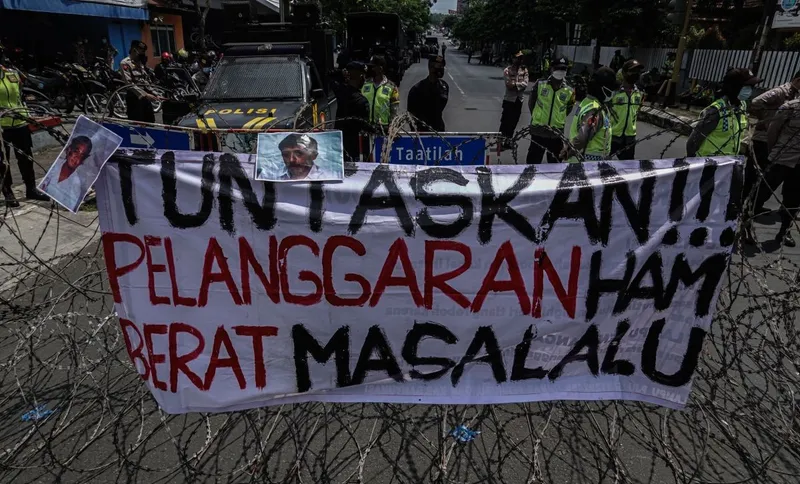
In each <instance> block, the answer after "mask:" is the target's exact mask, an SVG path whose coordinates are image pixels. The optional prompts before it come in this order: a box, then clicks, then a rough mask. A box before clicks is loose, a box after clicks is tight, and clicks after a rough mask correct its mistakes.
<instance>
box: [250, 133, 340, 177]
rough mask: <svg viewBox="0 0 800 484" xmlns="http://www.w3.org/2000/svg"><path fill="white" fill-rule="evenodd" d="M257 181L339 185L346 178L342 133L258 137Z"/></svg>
mask: <svg viewBox="0 0 800 484" xmlns="http://www.w3.org/2000/svg"><path fill="white" fill-rule="evenodd" d="M257 153H258V154H257V156H256V180H262V181H276V182H302V181H311V180H314V181H338V180H342V179H343V178H344V164H343V163H344V161H343V158H342V133H341V131H329V132H325V133H313V134H309V133H290V134H288V135H287V134H286V133H259V135H258V151H257Z"/></svg>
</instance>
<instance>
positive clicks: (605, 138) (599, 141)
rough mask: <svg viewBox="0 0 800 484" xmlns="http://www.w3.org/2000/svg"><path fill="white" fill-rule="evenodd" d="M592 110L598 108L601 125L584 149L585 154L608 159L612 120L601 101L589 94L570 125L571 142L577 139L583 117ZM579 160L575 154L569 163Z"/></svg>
mask: <svg viewBox="0 0 800 484" xmlns="http://www.w3.org/2000/svg"><path fill="white" fill-rule="evenodd" d="M592 110H598V111H599V112H600V116H599V122H600V125H599V126H598V128H597V131H596V132H595V134H594V136H592V139H590V140H589V142H588V143H587V144H586V148H584V150H583V155H584V156H585V157H587V158H592V159H594V160H606V159H608V157H609V155H611V122H610V121H609V119H608V114H606V113H605V112H603V111H602V106H601V105H600V101H598V100H597V99H595V98H593V97H588V96H587V97H585V98H584V99H583V101H581V105H580V109H579V110H578V114H577V115H576V116H575V119H574V120H573V122H572V126H570V129H569V140H570V142H572V143H575V139H576V138H577V137H578V130H579V128H580V124H581V121H582V120H583V117H584V116H586V115H587V114H588V113H589V111H592ZM577 161H578V159H577V158H576V157H574V156H573V157H571V158H570V159H569V160H567V162H568V163H575V162H577Z"/></svg>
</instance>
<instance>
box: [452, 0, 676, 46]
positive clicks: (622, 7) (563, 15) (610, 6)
mask: <svg viewBox="0 0 800 484" xmlns="http://www.w3.org/2000/svg"><path fill="white" fill-rule="evenodd" d="M668 3H669V1H668V0H604V1H602V2H598V1H596V0H536V1H533V0H472V1H471V2H470V4H469V5H470V8H469V10H467V12H466V13H465V14H464V15H461V16H459V17H457V20H455V22H454V23H455V25H453V33H454V35H455V36H456V37H458V38H460V39H462V40H467V41H472V42H478V43H483V42H497V41H501V42H502V41H505V42H511V43H521V44H528V45H534V44H537V43H540V42H547V41H549V40H550V39H553V40H554V41H556V42H563V41H565V40H566V39H565V37H566V35H567V24H568V23H569V24H572V25H574V24H581V25H582V33H583V37H584V39H583V40H588V39H589V38H597V39H598V40H600V42H602V43H603V44H605V45H608V44H615V45H631V46H635V45H656V44H659V43H663V42H667V43H671V41H672V40H674V36H675V28H674V26H672V25H671V24H670V23H669V21H668V19H667V13H668V10H667V4H668Z"/></svg>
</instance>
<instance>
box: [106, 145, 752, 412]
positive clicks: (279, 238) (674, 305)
mask: <svg viewBox="0 0 800 484" xmlns="http://www.w3.org/2000/svg"><path fill="white" fill-rule="evenodd" d="M118 153H119V156H115V157H114V158H112V159H111V161H110V162H109V163H108V164H107V165H106V168H105V170H104V171H103V174H102V176H101V177H100V179H99V181H98V183H97V186H96V189H97V194H98V208H99V210H100V225H101V228H102V231H103V237H102V243H103V248H104V251H105V258H106V264H107V270H108V274H109V282H110V287H111V290H112V293H113V296H114V300H115V303H116V309H117V312H118V314H119V318H120V324H121V326H122V330H123V334H124V337H125V343H126V347H127V352H128V355H129V357H130V358H131V360H132V362H133V363H134V365H135V367H136V369H137V371H138V372H139V374H140V375H141V377H142V379H144V380H145V381H146V382H147V385H148V386H149V388H150V389H151V390H152V392H153V395H154V396H155V399H156V400H157V401H158V403H159V405H160V406H161V407H162V408H163V410H164V411H166V412H169V413H181V412H190V411H203V412H219V411H229V410H239V409H246V408H252V407H258V406H264V405H273V404H280V403H291V402H301V401H326V402H406V403H430V404H445V403H447V404H456V403H461V404H467V403H505V402H524V401H541V400H555V399H571V400H607V399H615V400H616V399H627V400H639V401H644V402H651V403H655V404H658V405H664V406H668V407H672V408H681V407H682V406H683V405H684V404H685V403H686V400H687V398H688V396H689V392H690V388H691V379H692V375H693V374H694V373H695V371H696V369H697V366H698V359H699V357H700V353H701V350H702V343H703V340H704V338H705V336H706V334H707V332H708V331H709V327H710V324H711V319H712V315H713V311H714V308H715V304H716V298H717V294H718V291H719V287H720V284H721V281H722V278H723V275H724V272H725V270H726V267H727V264H728V260H729V257H730V252H731V249H732V247H733V242H734V238H735V224H736V219H737V217H738V210H739V207H738V203H733V202H736V201H737V198H735V197H734V198H732V197H731V196H730V194H731V193H739V192H741V164H740V161H737V160H736V159H734V158H714V159H705V160H704V159H687V160H683V159H678V160H655V161H630V162H608V163H606V162H598V163H584V164H544V165H528V166H491V167H486V166H477V167H476V166H472V167H459V166H455V167H425V166H408V165H375V164H359V165H346V167H345V178H344V181H342V182H338V183H331V184H328V183H324V182H319V181H315V182H308V183H297V184H282V183H267V182H257V181H255V180H253V179H252V173H253V169H254V165H253V163H254V160H255V156H254V155H234V154H219V153H196V152H157V153H153V152H150V153H149V157H148V156H145V155H147V154H148V153H144V154H143V152H136V151H129V150H121V151H120V152H118ZM137 156H138V158H137Z"/></svg>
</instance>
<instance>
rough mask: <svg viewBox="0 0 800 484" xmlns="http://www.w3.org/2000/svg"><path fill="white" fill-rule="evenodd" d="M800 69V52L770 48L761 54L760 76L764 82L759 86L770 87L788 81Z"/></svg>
mask: <svg viewBox="0 0 800 484" xmlns="http://www.w3.org/2000/svg"><path fill="white" fill-rule="evenodd" d="M797 71H800V52H778V51H774V50H769V51H766V52H764V54H763V55H762V56H761V66H760V67H759V69H758V77H760V78H762V79H764V82H762V83H761V84H759V85H758V87H761V88H764V89H769V88H773V87H775V86H779V85H781V84H783V83H785V82H788V81H789V80H790V79H791V78H792V76H794V74H795V73H796V72H797Z"/></svg>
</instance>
